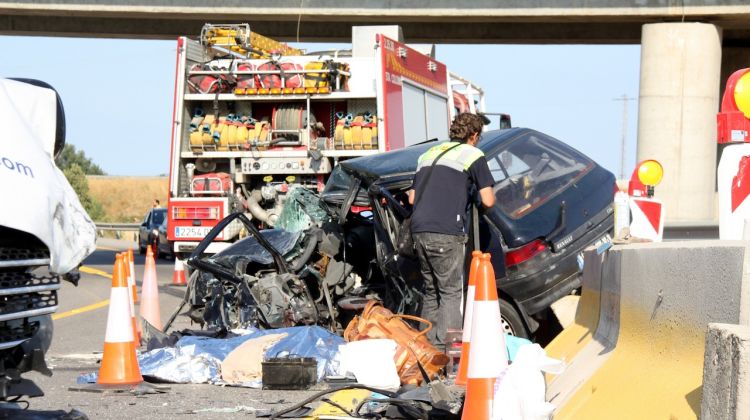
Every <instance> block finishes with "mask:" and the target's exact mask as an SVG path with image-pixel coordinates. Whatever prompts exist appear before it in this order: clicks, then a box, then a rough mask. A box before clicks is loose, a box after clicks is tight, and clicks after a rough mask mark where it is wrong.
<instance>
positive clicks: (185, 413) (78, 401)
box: [0, 239, 314, 419]
mask: <svg viewBox="0 0 750 420" xmlns="http://www.w3.org/2000/svg"><path fill="white" fill-rule="evenodd" d="M134 245H135V244H131V243H128V242H124V241H115V240H106V239H102V240H100V241H99V243H98V246H99V248H98V249H97V251H96V252H94V253H93V254H92V255H91V256H89V257H88V258H87V259H86V260H85V261H84V267H86V268H85V269H84V270H85V271H84V272H82V273H81V274H82V276H81V280H80V282H79V284H78V287H75V286H73V285H72V284H69V283H67V282H63V286H62V290H61V291H60V293H59V308H58V311H57V313H56V314H55V318H56V319H55V321H54V329H55V331H54V338H53V342H52V346H51V348H50V350H49V351H48V353H47V364H48V365H49V366H50V368H51V369H52V371H53V375H52V376H51V377H46V376H43V375H41V374H38V373H36V372H32V373H30V374H25V375H24V377H26V378H29V379H32V380H33V381H34V382H35V383H36V384H37V385H38V386H39V387H41V388H42V390H44V392H45V396H44V397H39V398H33V399H30V400H29V403H30V409H32V410H43V411H56V410H64V411H66V412H68V411H71V410H72V409H75V410H78V411H80V412H83V413H84V414H86V415H87V416H88V417H89V418H91V419H134V418H138V419H156V418H160V419H167V418H182V417H189V418H200V419H231V418H254V415H253V414H252V409H264V408H265V409H268V408H273V409H277V408H280V407H285V406H286V405H289V404H292V403H295V402H298V401H301V400H303V399H304V398H307V397H308V396H310V395H312V394H313V393H314V392H313V391H262V390H254V389H248V388H239V387H221V386H215V385H208V384H201V385H181V384H168V385H167V386H169V387H170V390H169V391H168V392H167V393H164V394H156V395H154V394H150V395H144V396H133V395H130V394H114V393H103V394H102V393H89V392H79V391H71V390H70V388H71V387H73V388H75V387H80V385H78V384H76V379H77V378H78V376H79V375H80V374H82V373H92V372H97V371H98V369H99V367H98V366H99V365H98V363H99V359H100V357H101V352H102V349H103V343H104V334H105V329H106V323H107V313H108V310H109V309H108V308H109V306H108V305H107V300H108V299H109V294H110V287H111V280H110V278H109V277H107V274H111V273H112V265H113V264H114V261H115V253H116V252H119V251H123V250H126V249H127V248H128V247H129V246H131V247H132V246H134ZM144 260H145V258H144V256H141V255H138V253H137V250H136V252H135V266H136V268H135V271H136V283H137V284H138V286H139V290H140V282H141V279H142V277H143V269H144ZM173 270H174V261H173V260H158V261H157V277H158V283H159V303H160V308H161V318H162V322H166V321H167V319H168V318H169V316H170V315H171V314H172V312H173V311H174V310H175V309H176V307H177V305H178V304H179V302H180V301H181V299H182V297H183V295H184V291H185V287H184V286H183V287H179V286H172V285H171V283H172V272H173ZM98 271H101V272H103V273H101V274H92V273H94V272H98ZM137 310H138V308H136V311H137ZM190 327H191V326H190V322H189V319H187V317H184V316H178V317H177V320H176V321H175V326H174V328H173V329H182V328H190ZM192 328H198V326H197V325H194V326H192ZM238 410H239V411H238ZM0 418H3V413H2V412H0Z"/></svg>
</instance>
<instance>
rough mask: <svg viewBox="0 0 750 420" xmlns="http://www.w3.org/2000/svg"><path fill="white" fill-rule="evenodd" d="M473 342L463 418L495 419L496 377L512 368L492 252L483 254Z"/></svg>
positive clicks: (473, 316) (476, 296)
mask: <svg viewBox="0 0 750 420" xmlns="http://www.w3.org/2000/svg"><path fill="white" fill-rule="evenodd" d="M471 341H472V342H471V348H470V349H469V369H468V372H467V376H468V382H467V384H466V399H465V401H464V409H463V415H462V417H461V418H462V419H467V420H469V419H472V420H483V419H490V418H492V404H493V399H494V394H495V379H496V378H497V377H499V376H500V374H501V373H503V371H504V370H505V368H507V367H508V356H507V354H506V352H505V336H504V335H503V332H502V328H501V322H500V306H499V302H498V299H497V288H496V285H495V270H493V268H492V263H490V254H484V255H482V259H481V263H480V265H479V272H478V275H477V276H476V295H475V296H474V308H473V309H472V325H471Z"/></svg>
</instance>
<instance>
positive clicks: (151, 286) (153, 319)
mask: <svg viewBox="0 0 750 420" xmlns="http://www.w3.org/2000/svg"><path fill="white" fill-rule="evenodd" d="M149 249H150V248H149ZM141 318H143V319H145V320H146V321H148V322H149V323H150V324H151V325H153V326H154V327H155V328H157V329H159V331H161V329H162V325H161V311H160V310H159V285H158V283H157V281H156V261H154V254H153V253H152V252H149V253H148V254H147V255H146V268H145V269H144V270H143V283H141Z"/></svg>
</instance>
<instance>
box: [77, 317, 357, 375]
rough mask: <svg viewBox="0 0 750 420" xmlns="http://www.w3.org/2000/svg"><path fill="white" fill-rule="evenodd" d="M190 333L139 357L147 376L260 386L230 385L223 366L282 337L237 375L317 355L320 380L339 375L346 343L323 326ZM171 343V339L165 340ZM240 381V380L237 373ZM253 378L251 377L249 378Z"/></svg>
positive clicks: (141, 366) (248, 361)
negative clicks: (255, 343)
mask: <svg viewBox="0 0 750 420" xmlns="http://www.w3.org/2000/svg"><path fill="white" fill-rule="evenodd" d="M186 333H189V332H187V331H183V332H181V333H173V334H175V335H178V336H180V338H179V339H178V340H176V342H175V344H174V345H173V346H166V347H163V348H157V349H153V350H151V351H147V352H144V353H141V354H139V355H138V363H139V365H140V368H141V373H142V375H143V376H144V377H145V378H146V379H147V380H151V381H154V380H156V381H160V382H171V383H194V384H198V383H211V384H217V385H227V384H230V383H231V384H232V385H240V386H246V387H251V388H260V387H261V386H262V381H261V378H260V377H257V378H256V379H251V380H247V381H239V382H234V381H233V382H229V381H227V380H225V379H224V378H222V363H223V362H224V361H225V360H226V359H227V358H228V356H230V354H231V353H232V352H233V351H235V350H236V349H238V348H239V347H240V346H241V345H243V344H245V343H246V342H248V341H251V340H254V339H258V338H261V337H266V336H276V337H278V336H280V335H281V336H283V338H281V339H280V340H278V341H277V342H276V343H275V344H272V345H271V346H270V347H267V348H266V350H265V353H264V354H260V353H259V354H258V357H257V358H252V359H247V360H245V362H246V363H247V366H245V367H242V366H241V365H237V364H234V365H233V366H234V367H233V369H234V370H235V373H237V371H244V370H248V371H249V370H252V369H253V366H257V365H258V364H259V363H260V362H261V361H262V360H264V359H267V358H269V356H270V357H283V356H286V355H294V356H295V357H314V358H315V359H316V360H317V366H316V379H317V380H318V381H320V380H322V379H323V378H324V377H325V376H326V375H338V374H339V370H338V369H339V368H338V366H339V360H338V346H339V345H341V344H344V340H343V339H342V338H341V337H339V336H337V335H335V334H333V333H331V332H329V331H326V330H324V329H323V328H320V327H317V326H311V327H290V328H281V329H276V330H257V329H250V330H244V331H243V330H235V331H234V333H230V334H228V335H227V336H226V337H227V338H212V337H206V336H198V335H187V334H186ZM165 341H166V342H169V340H165ZM236 377H237V378H239V377H240V376H239V375H237V376H236ZM248 379H250V378H249V377H248ZM81 380H85V381H95V380H96V376H95V375H93V374H86V375H82V376H81V377H79V381H81Z"/></svg>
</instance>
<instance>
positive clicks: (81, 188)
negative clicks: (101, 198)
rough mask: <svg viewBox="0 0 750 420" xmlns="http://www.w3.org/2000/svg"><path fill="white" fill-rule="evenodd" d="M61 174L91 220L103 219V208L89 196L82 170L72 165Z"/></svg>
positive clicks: (86, 181) (74, 164)
mask: <svg viewBox="0 0 750 420" xmlns="http://www.w3.org/2000/svg"><path fill="white" fill-rule="evenodd" d="M97 168H98V167H97ZM100 170H101V169H100ZM63 173H64V174H65V178H67V179H68V182H69V183H70V186H71V187H73V191H75V192H76V194H78V199H79V200H81V204H82V205H83V208H84V209H85V210H86V212H87V213H88V214H89V217H91V220H94V221H96V220H101V219H102V218H103V217H104V207H102V204H101V203H100V202H98V201H96V199H94V197H92V196H91V194H89V181H88V179H86V174H85V173H84V171H83V169H82V168H81V167H80V166H79V165H78V164H77V163H73V164H71V165H70V166H69V167H68V168H66V169H64V170H63Z"/></svg>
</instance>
